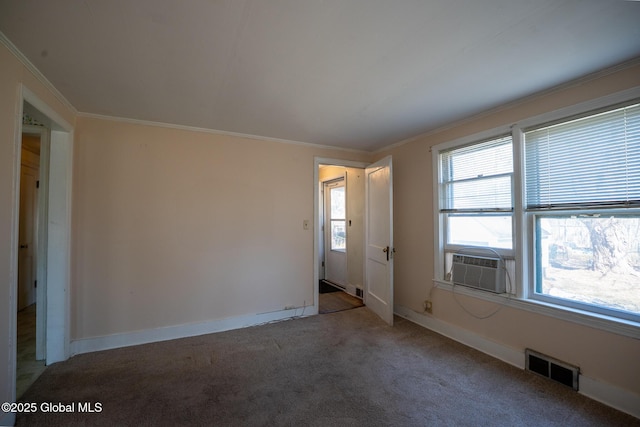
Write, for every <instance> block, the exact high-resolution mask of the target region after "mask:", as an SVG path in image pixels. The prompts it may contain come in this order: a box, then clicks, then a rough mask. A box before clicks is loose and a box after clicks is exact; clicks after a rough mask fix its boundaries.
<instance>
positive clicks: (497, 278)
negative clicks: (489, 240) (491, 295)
mask: <svg viewBox="0 0 640 427" xmlns="http://www.w3.org/2000/svg"><path fill="white" fill-rule="evenodd" d="M452 277H453V278H452V280H453V283H454V284H456V285H463V286H469V287H471V288H476V289H481V290H484V291H490V292H495V293H497V294H502V293H504V292H506V285H505V272H504V261H503V260H502V259H500V258H491V257H485V256H478V255H463V254H454V255H453V269H452Z"/></svg>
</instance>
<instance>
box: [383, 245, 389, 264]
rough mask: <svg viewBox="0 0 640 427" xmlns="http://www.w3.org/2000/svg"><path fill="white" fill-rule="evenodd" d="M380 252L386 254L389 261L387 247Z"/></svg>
mask: <svg viewBox="0 0 640 427" xmlns="http://www.w3.org/2000/svg"><path fill="white" fill-rule="evenodd" d="M382 252H384V253H386V254H387V261H389V246H387V247H386V248H384V249H382Z"/></svg>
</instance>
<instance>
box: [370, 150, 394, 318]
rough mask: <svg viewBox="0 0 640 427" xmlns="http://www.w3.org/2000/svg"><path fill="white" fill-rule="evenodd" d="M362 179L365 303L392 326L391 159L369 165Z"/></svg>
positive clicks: (388, 157)
mask: <svg viewBox="0 0 640 427" xmlns="http://www.w3.org/2000/svg"><path fill="white" fill-rule="evenodd" d="M365 177H366V179H365V249H366V256H365V281H366V282H365V286H366V292H365V304H366V306H367V307H369V309H371V310H372V311H373V312H374V313H376V314H377V315H378V316H380V317H381V318H382V319H383V320H384V321H386V322H387V323H388V324H389V325H393V253H394V249H393V181H392V170H391V156H387V157H385V158H384V159H382V160H380V161H378V162H376V163H374V164H372V165H370V166H368V167H367V168H366V170H365Z"/></svg>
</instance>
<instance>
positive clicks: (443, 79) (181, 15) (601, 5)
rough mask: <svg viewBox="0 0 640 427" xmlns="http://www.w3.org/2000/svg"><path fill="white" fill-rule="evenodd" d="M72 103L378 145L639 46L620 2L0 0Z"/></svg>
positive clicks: (628, 6) (4, 27) (13, 27)
mask: <svg viewBox="0 0 640 427" xmlns="http://www.w3.org/2000/svg"><path fill="white" fill-rule="evenodd" d="M0 31H1V32H2V33H4V35H5V36H6V38H7V39H9V40H10V41H11V43H13V44H14V45H15V46H16V47H17V48H18V50H20V52H22V54H24V55H25V56H26V57H27V58H28V59H29V61H30V62H31V63H33V64H34V65H35V67H36V68H37V69H38V70H40V72H41V73H42V74H43V75H44V76H45V77H46V78H47V79H48V80H49V81H50V82H51V83H52V84H53V85H54V86H55V87H56V88H57V89H58V90H59V91H60V92H61V93H62V94H63V95H64V97H66V99H67V100H68V101H69V102H70V103H71V104H72V105H73V106H74V107H75V108H76V109H77V110H78V111H79V112H81V113H90V114H99V115H107V116H114V117H123V118H129V119H139V120H149V121H156V122H163V123H170V124H177V125H184V126H194V127H199V128H207V129H213V130H219V131H225V132H235V133H241V134H248V135H257V136H262V137H268V138H277V139H284V140H291V141H300V142H306V143H313V144H322V145H329V146H339V147H345V148H351V149H356V150H366V151H375V150H377V149H380V148H382V147H385V146H388V145H390V144H393V143H396V142H398V141H401V140H404V139H406V138H409V137H412V136H415V135H418V134H421V133H424V132H428V131H430V130H433V129H436V128H440V127H442V126H446V125H447V124H450V123H452V122H455V121H458V120H461V119H464V118H466V117H469V116H472V115H474V114H478V113H479V112H481V111H484V110H487V109H491V108H494V107H496V106H499V105H501V104H504V103H508V102H511V101H514V100H516V99H519V98H522V97H525V96H528V95H531V94H533V93H535V92H538V91H541V90H545V89H548V88H550V87H553V86H556V85H558V84H561V83H564V82H567V81H569V80H572V79H575V78H578V77H581V76H584V75H587V74H590V73H593V72H596V71H598V70H601V69H603V68H606V67H609V66H613V65H615V64H619V63H621V62H624V61H627V60H629V59H632V58H636V57H639V56H640V2H637V1H622V0H613V1H607V0H566V1H561V0H535V1H531V0H483V1H455V0H429V1H427V0H393V1H392V0H189V1H175V0H135V1H131V0H109V1H104V0H58V1H47V0H39V1H38V0H2V1H0Z"/></svg>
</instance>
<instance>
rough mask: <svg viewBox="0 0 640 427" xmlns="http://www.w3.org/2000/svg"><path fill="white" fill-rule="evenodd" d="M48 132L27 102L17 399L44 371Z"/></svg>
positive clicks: (23, 144) (23, 143) (43, 120)
mask: <svg viewBox="0 0 640 427" xmlns="http://www.w3.org/2000/svg"><path fill="white" fill-rule="evenodd" d="M49 135H50V123H49V120H48V119H47V118H46V117H45V116H44V115H43V114H42V113H40V112H39V111H38V110H37V109H36V108H35V107H33V106H32V105H31V104H29V103H27V102H25V103H24V106H23V118H22V137H21V138H22V139H21V150H20V202H19V217H18V244H19V247H18V285H17V286H18V292H17V294H18V295H17V296H18V301H17V322H16V325H17V331H16V332H17V340H16V341H17V343H16V345H17V355H16V398H20V397H21V396H22V394H23V393H24V392H25V391H26V390H27V389H28V388H29V386H30V385H31V384H33V382H35V380H36V379H37V378H38V377H39V376H40V375H41V374H42V373H43V372H44V370H45V357H46V341H45V331H46V315H45V307H46V293H45V292H44V290H45V283H46V279H45V274H46V269H45V264H46V240H47V239H46V236H47V223H46V217H47V196H48V194H47V191H46V190H47V188H48V176H47V171H48V153H49V150H48V148H49V145H48V141H49ZM38 283H40V288H38Z"/></svg>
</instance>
